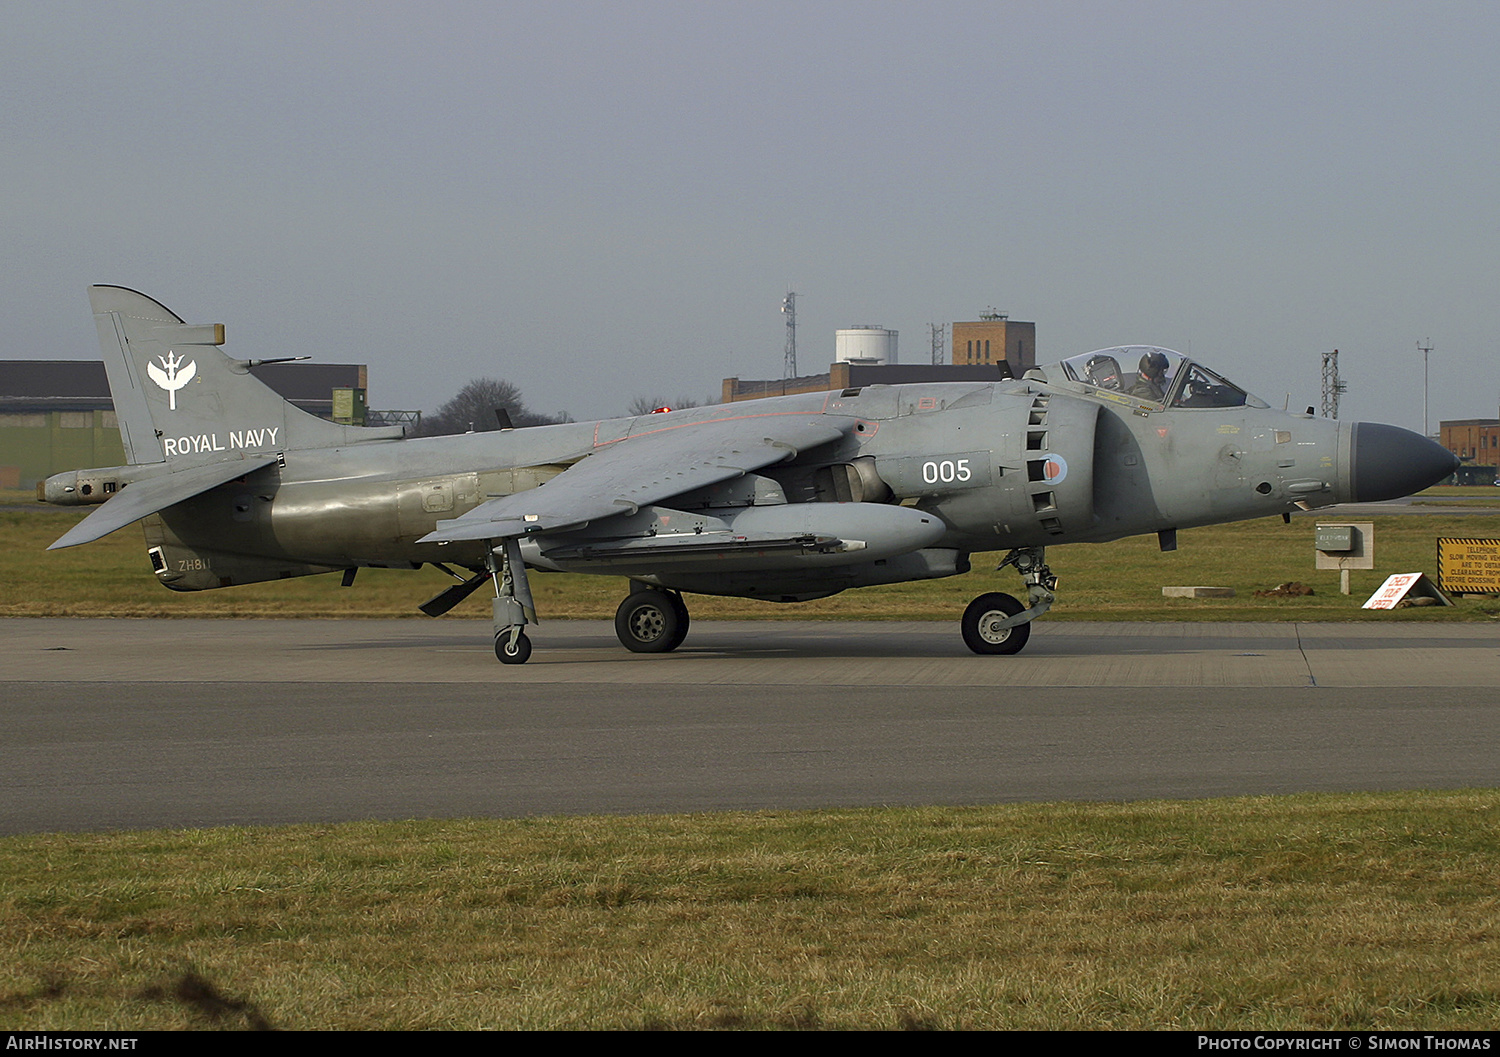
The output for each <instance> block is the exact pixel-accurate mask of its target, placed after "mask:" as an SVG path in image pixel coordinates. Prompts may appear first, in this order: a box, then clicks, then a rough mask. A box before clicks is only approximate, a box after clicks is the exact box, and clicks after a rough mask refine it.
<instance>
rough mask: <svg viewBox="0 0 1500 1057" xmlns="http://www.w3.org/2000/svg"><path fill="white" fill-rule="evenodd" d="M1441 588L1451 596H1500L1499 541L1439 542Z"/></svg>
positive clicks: (1457, 540)
mask: <svg viewBox="0 0 1500 1057" xmlns="http://www.w3.org/2000/svg"><path fill="white" fill-rule="evenodd" d="M1437 573H1438V585H1439V586H1440V587H1441V588H1442V589H1443V590H1444V591H1448V592H1450V593H1455V592H1456V593H1459V594H1464V593H1468V594H1489V593H1492V592H1500V539H1444V538H1442V537H1439V539H1438V541H1437Z"/></svg>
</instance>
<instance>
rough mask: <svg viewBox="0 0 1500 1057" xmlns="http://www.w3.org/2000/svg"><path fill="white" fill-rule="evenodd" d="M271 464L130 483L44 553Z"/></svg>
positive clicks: (240, 463)
mask: <svg viewBox="0 0 1500 1057" xmlns="http://www.w3.org/2000/svg"><path fill="white" fill-rule="evenodd" d="M275 461H276V456H274V455H272V456H269V457H266V458H259V459H236V460H234V461H232V462H216V463H211V464H210V465H208V466H195V467H193V468H192V469H191V470H178V471H177V472H176V473H169V474H164V475H162V476H161V477H148V478H146V479H145V480H144V481H133V482H131V483H130V484H128V485H126V486H125V487H123V488H121V489H120V490H119V491H118V492H116V493H115V494H114V495H113V496H111V497H110V498H109V499H107V500H105V501H104V503H103V504H102V505H101V506H100V507H99V508H98V509H97V510H95V511H94V512H93V513H92V514H90V515H89V516H88V517H86V518H84V519H83V520H82V521H80V522H79V523H78V524H76V525H74V526H73V527H72V528H71V529H69V530H68V531H67V532H66V533H64V534H63V536H62V537H61V538H60V539H59V540H58V541H57V542H56V543H54V544H52V546H50V547H48V548H47V549H48V550H49V551H55V550H61V549H62V548H63V547H76V546H78V545H79V544H80V543H92V542H93V541H94V540H96V539H99V538H100V537H101V536H107V535H109V534H110V533H111V532H113V531H114V530H115V529H118V528H124V527H125V526H126V525H128V524H130V523H131V522H132V521H139V520H140V519H141V518H143V517H145V516H146V515H148V514H154V513H156V512H157V511H158V510H165V509H166V508H167V507H169V506H172V505H174V504H176V503H180V502H182V501H183V500H184V499H191V498H193V496H195V495H198V494H200V493H202V492H206V491H208V490H209V489H210V488H216V487H218V486H219V485H221V484H224V483H225V482H226V481H233V480H234V479H235V478H236V477H243V476H245V475H246V474H247V473H251V472H252V471H255V470H259V469H260V468H261V467H262V466H270V465H271V464H272V463H274V462H275Z"/></svg>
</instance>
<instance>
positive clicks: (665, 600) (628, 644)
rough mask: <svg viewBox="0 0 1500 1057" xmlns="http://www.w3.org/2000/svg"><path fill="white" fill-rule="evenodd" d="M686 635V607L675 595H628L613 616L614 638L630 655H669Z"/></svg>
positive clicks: (649, 592) (643, 592) (661, 592)
mask: <svg viewBox="0 0 1500 1057" xmlns="http://www.w3.org/2000/svg"><path fill="white" fill-rule="evenodd" d="M687 633H688V611H687V605H686V604H685V603H684V602H683V601H682V596H681V595H679V594H678V593H677V592H675V591H659V590H656V589H655V588H651V589H648V590H645V591H632V592H631V593H630V594H629V595H628V596H627V597H626V599H625V601H623V602H621V603H620V608H619V609H618V610H616V612H615V635H616V636H617V637H618V638H619V640H620V645H622V646H624V647H625V648H626V649H627V650H629V651H631V652H632V653H670V652H672V651H673V650H675V649H676V648H677V647H678V646H681V645H682V640H683V639H685V638H687Z"/></svg>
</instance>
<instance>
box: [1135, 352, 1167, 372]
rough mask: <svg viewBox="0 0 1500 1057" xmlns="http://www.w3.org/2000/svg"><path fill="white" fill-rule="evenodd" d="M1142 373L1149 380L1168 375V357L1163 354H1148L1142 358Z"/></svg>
mask: <svg viewBox="0 0 1500 1057" xmlns="http://www.w3.org/2000/svg"><path fill="white" fill-rule="evenodd" d="M1141 373H1142V374H1144V375H1145V376H1146V377H1147V378H1163V377H1165V376H1166V373H1167V356H1166V353H1162V352H1148V353H1146V355H1144V356H1142V357H1141Z"/></svg>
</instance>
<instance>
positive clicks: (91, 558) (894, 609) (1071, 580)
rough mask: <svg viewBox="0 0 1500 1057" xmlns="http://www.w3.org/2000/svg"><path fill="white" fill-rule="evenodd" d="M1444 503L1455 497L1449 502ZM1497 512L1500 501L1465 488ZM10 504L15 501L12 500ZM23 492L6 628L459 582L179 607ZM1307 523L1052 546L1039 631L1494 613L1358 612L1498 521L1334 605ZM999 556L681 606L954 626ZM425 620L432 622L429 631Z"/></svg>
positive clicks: (1407, 545) (1, 511)
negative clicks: (1075, 625) (1174, 544)
mask: <svg viewBox="0 0 1500 1057" xmlns="http://www.w3.org/2000/svg"><path fill="white" fill-rule="evenodd" d="M1448 491H1453V490H1452V489H1449V490H1448ZM1458 491H1460V492H1462V493H1464V494H1465V495H1467V494H1468V493H1476V494H1478V496H1479V497H1480V498H1482V499H1494V498H1495V495H1494V493H1495V492H1496V491H1500V490H1497V489H1494V488H1488V489H1484V488H1471V489H1461V490H1458ZM7 497H8V498H7ZM32 499H33V497H32V496H31V495H30V493H17V492H11V493H7V494H0V541H3V544H4V545H3V546H0V616H111V617H121V616H123V617H295V616H307V617H408V616H410V617H418V616H420V614H418V613H417V609H416V607H417V605H418V604H420V603H421V602H423V601H425V600H426V599H427V598H429V597H431V596H432V595H434V594H436V593H437V592H438V591H440V590H442V589H443V588H444V587H446V586H447V585H448V584H450V583H451V582H452V581H451V580H449V579H448V578H447V577H445V576H443V575H442V574H441V573H439V572H438V571H436V570H434V569H431V568H423V569H421V570H419V571H416V572H396V571H390V570H382V569H362V570H360V572H359V576H358V579H357V580H356V581H355V585H354V586H353V587H351V588H347V589H346V588H342V587H340V586H339V579H338V576H337V575H336V574H328V575H324V576H312V577H303V578H301V579H297V580H285V581H281V582H277V583H268V584H252V585H249V586H246V587H235V588H229V589H226V590H222V591H205V592H198V593H192V594H176V593H174V592H170V591H167V590H166V589H164V588H163V587H162V586H161V585H160V584H158V583H157V582H156V578H155V577H154V576H152V575H151V573H150V567H149V563H148V561H147V558H146V553H145V551H146V548H145V544H144V542H143V541H142V537H141V530H140V529H139V528H138V527H136V526H130V527H127V528H124V529H121V530H120V531H119V532H116V533H114V534H113V535H111V536H108V537H106V538H105V539H103V540H100V541H99V542H97V543H93V544H89V545H86V546H83V547H74V548H70V549H68V550H63V551H52V552H49V551H47V549H46V548H47V545H48V544H49V543H51V542H52V541H53V540H54V539H56V538H57V537H58V536H60V535H62V534H63V533H64V532H65V531H67V529H68V528H69V527H70V526H71V525H73V524H75V523H76V522H77V521H78V520H79V519H80V518H82V517H83V514H84V512H83V511H79V510H77V509H67V508H57V507H47V506H42V505H40V504H36V503H34V502H31V500H32ZM1314 523H1315V518H1313V517H1299V518H1294V519H1293V521H1292V524H1290V525H1285V524H1282V522H1281V519H1280V518H1263V519H1260V520H1257V521H1247V522H1241V523H1239V524H1235V525H1222V526H1215V527H1211V528H1202V529H1191V530H1187V531H1184V532H1181V533H1179V549H1178V550H1177V551H1174V552H1171V553H1166V554H1164V553H1162V552H1161V551H1160V550H1158V548H1157V545H1156V537H1155V536H1147V537H1136V538H1134V539H1128V540H1120V541H1119V542H1116V543H1110V544H1102V545H1093V544H1079V545H1076V546H1068V547H1056V548H1052V549H1051V550H1049V551H1048V561H1049V562H1050V563H1051V565H1052V568H1053V571H1054V572H1056V573H1057V575H1058V576H1059V577H1060V580H1061V583H1060V590H1059V602H1058V604H1057V606H1056V607H1055V608H1054V609H1053V610H1052V612H1051V613H1049V614H1048V616H1047V617H1046V619H1048V620H1184V619H1190V620H1361V619H1376V620H1422V621H1431V620H1484V619H1493V618H1495V617H1496V616H1497V615H1500V600H1496V599H1494V598H1468V599H1463V600H1460V602H1459V604H1458V605H1457V606H1454V607H1452V608H1441V609H1415V610H1405V611H1401V612H1395V613H1391V612H1383V613H1371V612H1368V611H1363V610H1361V609H1360V608H1359V606H1360V604H1361V603H1362V602H1363V601H1364V600H1365V599H1366V598H1368V597H1369V595H1370V594H1371V593H1372V592H1373V591H1374V590H1375V588H1376V587H1378V586H1379V585H1380V583H1381V581H1383V580H1384V579H1385V578H1386V577H1387V576H1389V575H1390V574H1391V573H1394V572H1412V571H1416V570H1422V571H1425V572H1427V573H1428V574H1429V575H1431V574H1434V573H1435V572H1436V557H1435V556H1436V542H1435V541H1436V539H1437V538H1438V537H1439V536H1478V537H1496V538H1500V510H1497V511H1496V512H1495V514H1493V515H1491V514H1476V515H1464V516H1443V515H1436V514H1434V515H1427V516H1421V517H1417V516H1402V517H1387V518H1377V519H1375V540H1376V542H1375V548H1376V550H1375V554H1376V568H1375V570H1374V571H1373V572H1356V573H1354V574H1353V576H1352V580H1353V593H1352V594H1351V595H1350V596H1348V597H1345V596H1343V595H1340V594H1339V589H1338V573H1337V572H1328V571H1324V572H1318V571H1316V570H1314V568H1313V526H1314ZM1001 556H1002V555H1001V554H998V553H997V554H978V555H975V556H974V559H973V564H974V569H973V571H972V572H970V573H968V574H967V575H964V576H956V577H950V578H948V579H946V580H933V581H928V582H925V583H915V584H896V585H892V586H889V587H871V588H863V589H860V590H856V591H848V592H845V593H844V594H842V595H837V596H835V597H833V598H829V599H822V600H819V601H814V602H805V603H800V604H797V605H777V604H774V603H766V602H753V601H745V600H740V599H728V598H711V597H707V596H701V595H694V596H690V597H689V604H690V606H691V608H692V612H693V616H694V618H695V619H710V620H711V619H714V618H716V617H717V618H722V619H731V618H732V619H839V618H852V619H862V620H869V619H903V620H949V619H956V618H957V616H958V614H960V613H961V612H962V611H963V608H964V606H965V605H967V604H968V601H969V599H971V598H973V597H974V596H975V595H977V594H980V593H983V592H985V591H995V590H1002V591H1008V592H1010V593H1012V594H1022V593H1023V592H1022V589H1021V583H1020V579H1019V578H1018V577H1017V576H1016V575H1015V574H1014V572H1013V571H1011V570H1006V571H1005V572H1004V573H1000V574H996V573H995V572H994V571H993V570H994V567H995V566H996V565H997V564H998V562H999V559H1000V557H1001ZM1294 580H1295V581H1301V582H1303V583H1306V584H1308V585H1309V586H1311V587H1312V588H1313V589H1314V591H1315V592H1316V593H1315V594H1314V595H1312V596H1311V597H1304V598H1264V599H1258V598H1255V597H1253V594H1254V592H1255V591H1257V590H1265V589H1269V588H1274V587H1275V586H1276V585H1277V584H1280V583H1284V582H1288V581H1294ZM1166 585H1186V586H1193V585H1217V586H1225V587H1233V588H1234V589H1235V591H1236V597H1235V598H1233V599H1214V600H1191V599H1165V598H1163V597H1162V594H1161V589H1162V587H1163V586H1166ZM532 588H533V591H534V592H535V594H536V599H537V608H538V610H539V612H540V614H541V616H542V618H543V619H548V618H559V617H562V618H569V617H581V618H595V619H599V618H610V617H613V616H614V612H615V607H616V606H618V605H619V602H620V599H621V598H623V597H624V596H625V594H626V590H627V588H626V584H625V581H624V580H623V579H621V578H618V577H603V576H582V575H574V574H562V573H534V574H533V575H532ZM488 615H489V598H488V596H487V593H486V592H485V591H479V592H476V593H475V595H474V596H473V597H471V598H470V599H469V600H468V601H467V602H465V603H464V604H463V605H461V606H459V607H458V608H457V609H456V610H454V612H453V616H455V617H464V618H475V617H479V618H487V617H488ZM424 619H425V618H424Z"/></svg>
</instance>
